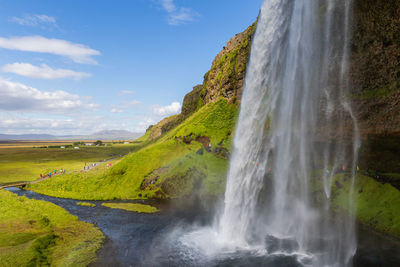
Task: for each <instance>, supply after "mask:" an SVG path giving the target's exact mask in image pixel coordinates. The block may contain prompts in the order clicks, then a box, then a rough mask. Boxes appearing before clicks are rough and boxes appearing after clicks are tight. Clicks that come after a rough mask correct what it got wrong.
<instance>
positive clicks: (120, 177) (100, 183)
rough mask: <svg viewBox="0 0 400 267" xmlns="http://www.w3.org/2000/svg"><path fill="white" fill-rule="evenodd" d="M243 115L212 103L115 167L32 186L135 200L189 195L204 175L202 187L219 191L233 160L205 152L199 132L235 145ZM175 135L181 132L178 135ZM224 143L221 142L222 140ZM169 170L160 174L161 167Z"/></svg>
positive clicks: (217, 141) (89, 196)
mask: <svg viewBox="0 0 400 267" xmlns="http://www.w3.org/2000/svg"><path fill="white" fill-rule="evenodd" d="M236 115H237V107H236V106H234V105H229V104H228V103H227V101H226V100H224V99H220V100H219V101H217V102H214V103H209V104H208V105H206V106H204V107H202V108H201V109H200V110H199V111H197V112H196V113H195V114H193V115H192V116H190V117H189V118H188V119H186V120H185V121H184V122H183V123H181V124H180V125H179V126H177V127H176V128H174V129H173V130H171V131H170V132H168V133H167V134H165V135H164V136H162V137H160V138H159V139H157V140H155V141H152V142H149V143H146V142H147V141H145V142H144V144H147V146H144V145H143V146H144V147H143V148H142V149H141V150H139V151H138V152H136V153H131V154H129V155H127V156H126V157H124V159H123V160H121V161H120V162H119V163H117V164H115V165H114V166H113V167H112V168H111V169H110V170H102V169H101V168H98V169H97V170H94V171H91V172H88V173H83V174H71V175H63V176H59V177H54V178H52V179H50V180H47V181H44V182H42V183H39V184H35V185H31V186H30V189H32V190H34V191H36V192H39V193H43V194H47V195H52V196H58V197H66V198H75V199H87V200H89V199H98V200H106V199H135V198H150V197H178V196H181V195H183V194H189V193H190V192H191V191H192V189H193V187H199V186H200V185H199V184H200V183H199V181H200V180H199V179H201V180H202V181H204V183H203V184H202V186H201V188H199V190H201V191H204V192H207V193H218V192H222V191H223V189H224V180H225V174H226V170H227V164H228V163H227V160H226V158H223V157H221V156H219V155H217V154H214V153H208V152H205V151H204V154H203V155H199V154H197V153H196V152H197V151H198V150H199V149H200V148H202V147H203V144H201V143H200V142H196V141H194V140H195V139H196V137H197V136H207V137H208V138H209V139H210V143H211V144H212V147H213V148H215V147H220V148H224V149H229V147H230V139H231V131H232V130H231V129H232V128H233V125H234V122H235V119H236ZM190 134H192V139H193V141H192V142H191V143H190V144H187V143H185V142H183V136H188V135H190ZM175 136H177V137H181V138H180V139H178V140H175ZM218 144H220V145H218ZM163 167H165V171H163V172H161V171H160V173H159V174H157V170H159V169H161V168H163ZM152 176H158V177H157V182H155V183H154V184H151V185H149V186H146V187H145V188H143V187H142V183H143V181H144V179H149V177H152Z"/></svg>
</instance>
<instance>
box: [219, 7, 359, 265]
mask: <svg viewBox="0 0 400 267" xmlns="http://www.w3.org/2000/svg"><path fill="white" fill-rule="evenodd" d="M350 14H351V1H350V0H329V1H327V0H311V1H310V0H296V1H293V0H265V2H264V4H263V6H262V9H261V13H260V16H259V19H258V25H257V30H256V33H255V37H254V40H253V44H252V50H251V56H250V61H249V65H248V69H247V74H246V79H245V87H244V94H243V98H242V104H241V111H240V116H239V121H238V125H237V129H236V134H235V139H234V148H233V156H232V159H231V163H230V170H229V174H228V181H227V187H226V193H225V207H224V211H223V213H222V216H221V218H220V220H219V224H218V227H217V229H218V230H217V232H218V236H219V237H220V238H221V239H223V240H229V242H231V243H232V244H234V245H235V246H237V247H238V248H246V247H251V246H253V245H260V244H261V245H265V246H266V249H267V250H268V249H269V250H271V247H272V244H274V245H273V246H274V250H275V251H279V250H280V251H282V252H286V253H294V252H296V253H303V255H306V256H307V257H306V258H307V259H306V260H304V263H307V264H310V265H313V266H346V265H351V258H352V256H353V255H354V253H355V249H356V243H355V236H354V230H353V228H354V223H353V221H352V219H350V218H347V217H346V216H340V215H338V214H335V213H333V212H332V211H331V186H332V183H333V182H332V181H333V178H332V177H333V175H335V172H336V171H337V170H338V169H339V168H341V167H342V166H345V167H346V171H347V170H348V172H349V173H350V175H349V176H351V177H352V176H353V175H352V174H353V173H354V166H355V160H356V158H357V149H358V147H359V141H358V140H359V139H358V131H357V124H356V121H355V119H354V116H353V114H352V111H351V108H350V105H349V104H348V103H347V102H346V96H347V95H346V94H347V89H348V78H347V72H348V42H349V40H348V39H349V24H350ZM349 179H350V184H352V178H349ZM351 190H352V189H351V188H350V190H349V194H351V193H352V192H351ZM315 191H317V193H315ZM348 205H349V206H352V205H353V203H352V202H349V203H348Z"/></svg>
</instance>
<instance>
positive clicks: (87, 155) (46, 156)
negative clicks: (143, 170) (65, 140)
mask: <svg viewBox="0 0 400 267" xmlns="http://www.w3.org/2000/svg"><path fill="white" fill-rule="evenodd" d="M42 144H43V143H30V146H31V147H18V146H15V147H8V148H5V147H1V146H0V184H1V183H9V182H15V181H32V180H36V179H38V178H39V177H40V174H41V173H43V174H44V173H48V172H50V171H52V170H54V169H57V170H59V169H61V168H63V169H66V170H67V172H73V171H79V170H82V168H83V167H84V165H85V163H93V162H98V161H101V160H105V159H110V158H114V157H120V156H121V155H126V154H127V153H129V152H132V151H135V150H137V149H138V145H137V144H126V145H125V144H114V145H112V146H106V147H104V146H101V147H81V148H80V149H73V148H66V149H61V148H37V147H32V146H34V145H42Z"/></svg>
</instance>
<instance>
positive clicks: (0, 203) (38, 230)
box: [0, 190, 104, 266]
mask: <svg viewBox="0 0 400 267" xmlns="http://www.w3.org/2000/svg"><path fill="white" fill-rule="evenodd" d="M103 238H104V236H103V234H102V233H101V231H100V230H99V229H98V228H96V227H94V226H93V225H91V224H89V223H85V222H81V221H78V218H77V217H75V216H72V215H70V214H69V213H68V212H66V211H65V210H64V209H62V208H60V207H58V206H56V205H54V204H52V203H49V202H46V201H40V200H30V199H28V198H26V197H18V196H17V195H15V194H13V193H10V192H8V191H5V190H0V266H87V265H88V264H89V263H91V262H93V261H94V260H95V259H96V251H97V250H98V249H99V248H100V247H101V244H102V240H103Z"/></svg>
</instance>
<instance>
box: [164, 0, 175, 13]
mask: <svg viewBox="0 0 400 267" xmlns="http://www.w3.org/2000/svg"><path fill="white" fill-rule="evenodd" d="M161 4H162V6H163V8H164V9H165V11H167V12H174V11H175V10H176V7H175V4H174V0H162V2H161Z"/></svg>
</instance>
